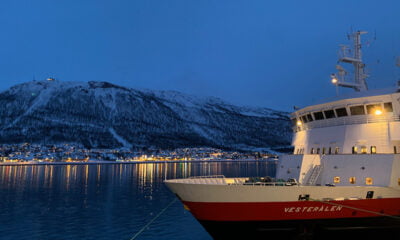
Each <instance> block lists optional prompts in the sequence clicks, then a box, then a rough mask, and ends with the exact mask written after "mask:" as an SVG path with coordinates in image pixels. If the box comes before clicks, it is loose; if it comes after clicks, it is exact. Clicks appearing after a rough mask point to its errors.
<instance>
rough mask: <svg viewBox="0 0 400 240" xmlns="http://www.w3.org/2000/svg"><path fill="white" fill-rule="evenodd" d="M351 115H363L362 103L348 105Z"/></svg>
mask: <svg viewBox="0 0 400 240" xmlns="http://www.w3.org/2000/svg"><path fill="white" fill-rule="evenodd" d="M350 113H351V115H364V114H365V110H364V105H360V106H353V107H350Z"/></svg>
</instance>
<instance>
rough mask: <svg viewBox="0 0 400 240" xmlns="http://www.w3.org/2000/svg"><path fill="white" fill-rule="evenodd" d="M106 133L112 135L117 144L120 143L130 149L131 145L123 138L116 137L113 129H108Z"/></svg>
mask: <svg viewBox="0 0 400 240" xmlns="http://www.w3.org/2000/svg"><path fill="white" fill-rule="evenodd" d="M108 131H110V133H111V134H112V135H113V137H114V138H115V139H116V140H117V141H118V142H119V143H121V144H122V145H123V146H124V147H126V148H131V147H132V144H130V143H129V142H128V141H126V140H125V139H124V138H123V137H121V136H120V135H118V134H117V133H116V132H115V130H114V128H109V129H108Z"/></svg>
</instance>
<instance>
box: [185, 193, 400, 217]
mask: <svg viewBox="0 0 400 240" xmlns="http://www.w3.org/2000/svg"><path fill="white" fill-rule="evenodd" d="M183 203H184V204H185V205H186V206H187V207H188V208H189V210H190V211H191V213H192V214H193V215H194V217H195V218H197V219H198V220H208V221H277V220H301V219H335V218H362V217H377V216H382V215H393V216H396V215H397V216H398V215H400V198H385V199H364V200H344V201H331V202H330V204H329V203H322V202H316V201H295V202H225V203H223V202H183Z"/></svg>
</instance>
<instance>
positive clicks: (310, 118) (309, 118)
mask: <svg viewBox="0 0 400 240" xmlns="http://www.w3.org/2000/svg"><path fill="white" fill-rule="evenodd" d="M307 120H308V121H309V122H312V121H314V119H313V118H312V116H311V114H307Z"/></svg>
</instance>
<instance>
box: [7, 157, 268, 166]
mask: <svg viewBox="0 0 400 240" xmlns="http://www.w3.org/2000/svg"><path fill="white" fill-rule="evenodd" d="M268 161H275V159H273V158H268V159H260V160H255V159H235V160H220V159H218V160H217V159H216V160H176V161H174V160H173V161H130V162H123V161H119V162H117V161H89V162H10V163H3V162H2V163H0V167H2V166H46V165H102V164H105V165H108V164H143V163H152V164H154V163H156V164H161V163H162V164H164V163H210V162H268Z"/></svg>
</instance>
